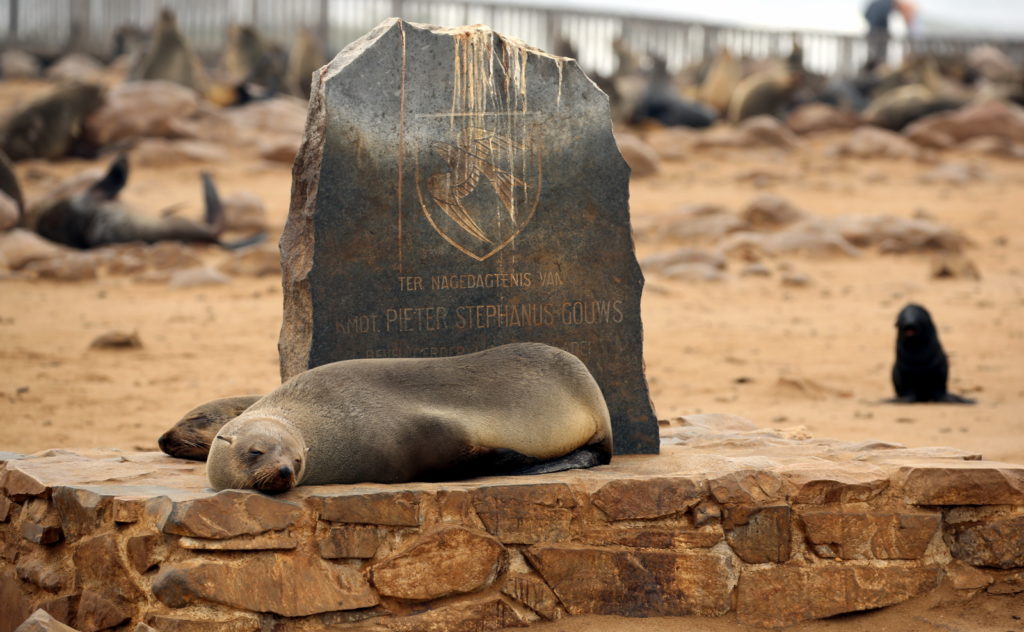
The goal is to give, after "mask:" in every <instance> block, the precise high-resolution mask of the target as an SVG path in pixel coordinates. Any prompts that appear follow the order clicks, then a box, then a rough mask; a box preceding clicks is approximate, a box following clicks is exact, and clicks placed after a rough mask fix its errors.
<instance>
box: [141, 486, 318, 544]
mask: <svg viewBox="0 0 1024 632" xmlns="http://www.w3.org/2000/svg"><path fill="white" fill-rule="evenodd" d="M302 513H303V512H302V508H301V507H300V506H298V505H295V504H293V503H289V502H287V501H282V500H276V499H273V498H270V497H268V496H264V495H263V494H259V493H256V492H242V491H236V490H225V491H222V492H220V493H218V494H216V495H215V496H211V497H208V498H199V499H196V500H191V501H185V502H180V503H174V504H173V505H172V506H171V507H170V508H169V511H168V512H167V515H166V518H164V519H163V520H162V521H161V522H160V529H161V530H162V531H163V532H164V533H173V534H175V535H187V536H192V537H196V538H211V539H223V538H232V537H235V536H238V535H255V534H259V533H265V532H267V531H276V530H280V529H285V528H287V527H289V526H291V525H292V524H293V523H294V522H295V521H296V520H298V519H299V517H300V516H301V515H302Z"/></svg>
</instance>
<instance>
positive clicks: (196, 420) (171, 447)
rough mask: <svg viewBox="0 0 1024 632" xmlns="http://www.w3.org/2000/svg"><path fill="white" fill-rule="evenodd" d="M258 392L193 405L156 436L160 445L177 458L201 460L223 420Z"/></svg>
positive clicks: (254, 399) (256, 397)
mask: <svg viewBox="0 0 1024 632" xmlns="http://www.w3.org/2000/svg"><path fill="white" fill-rule="evenodd" d="M261 397H262V395H243V396H241V397H225V398H222V399H215V400H213V401H212V402H207V403H205V404H203V405H202V406H196V407H195V408H193V409H192V410H190V411H188V412H187V413H185V416H184V417H182V418H181V419H180V420H178V423H176V424H174V426H173V427H172V428H171V429H170V430H168V431H167V432H165V433H164V434H163V435H161V436H160V439H159V440H158V441H157V443H158V444H159V445H160V449H161V450H163V451H164V452H166V453H167V454H169V455H171V456H173V457H177V458H179V459H191V460H193V461H205V460H206V457H207V456H209V454H210V443H212V442H213V438H214V437H215V436H217V431H219V430H220V429H221V428H222V427H223V426H224V424H226V423H227V422H229V421H231V420H232V419H234V418H235V417H237V416H239V415H241V414H242V413H243V412H245V409H246V408H248V407H250V406H252V405H253V404H255V403H256V402H257V401H258V400H259V399H260V398H261Z"/></svg>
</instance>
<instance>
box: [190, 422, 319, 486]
mask: <svg viewBox="0 0 1024 632" xmlns="http://www.w3.org/2000/svg"><path fill="white" fill-rule="evenodd" d="M306 452H307V448H306V444H305V442H304V441H303V440H302V437H301V436H300V435H299V434H298V433H297V432H296V431H295V430H294V429H293V428H292V427H291V426H289V425H288V424H286V423H284V422H283V421H280V420H278V419H271V418H266V417H252V418H246V417H245V416H243V417H239V418H237V419H235V420H233V421H231V422H229V423H228V424H226V425H225V426H224V427H223V428H221V429H220V432H218V433H217V436H216V437H214V439H213V444H212V445H211V446H210V457H209V459H207V462H206V475H207V477H208V478H209V479H210V485H212V486H213V487H214V489H255V490H257V491H261V492H266V493H268V494H277V493H280V492H285V491H288V490H289V489H291V488H292V487H295V486H296V485H298V484H299V481H301V480H302V475H303V474H304V473H305V469H306Z"/></svg>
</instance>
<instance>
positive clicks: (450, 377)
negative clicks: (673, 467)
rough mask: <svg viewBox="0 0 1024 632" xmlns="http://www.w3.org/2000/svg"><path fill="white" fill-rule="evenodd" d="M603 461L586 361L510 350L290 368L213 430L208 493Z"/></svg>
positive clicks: (597, 407) (603, 409) (608, 443)
mask: <svg viewBox="0 0 1024 632" xmlns="http://www.w3.org/2000/svg"><path fill="white" fill-rule="evenodd" d="M611 455H612V429H611V422H610V419H609V416H608V407H607V406H606V404H605V401H604V397H603V396H602V395H601V389H600V388H599V387H598V385H597V382H595V381H594V378H593V377H592V376H591V375H590V372H589V371H587V368H586V366H584V365H583V363H582V362H581V361H580V360H579V359H578V358H576V357H575V356H574V355H572V354H570V353H568V352H566V351H562V350H561V349H556V348H555V347H550V346H547V345H543V344H539V343H516V344H509V345H504V346H501V347H495V348H493V349H488V350H486V351H480V352H478V353H472V354H467V355H463V356H453V357H448V358H394V359H370V360H345V361H341V362H334V363H332V364H326V365H323V366H320V367H317V368H315V369H311V370H309V371H306V372H304V373H300V374H299V375H297V376H295V377H293V378H292V379H290V380H288V381H287V382H285V383H284V384H282V385H281V386H280V387H278V388H277V390H275V391H274V392H272V393H270V394H269V395H267V396H266V397H264V398H263V399H261V400H259V401H258V402H256V403H255V404H253V405H252V406H251V407H250V408H249V409H248V410H246V411H245V412H244V413H242V414H241V415H239V416H238V417H236V418H235V419H234V420H232V421H230V422H229V423H227V424H226V425H225V426H224V427H223V428H221V430H220V432H218V433H217V436H216V437H215V438H214V441H213V445H212V447H211V448H210V457H209V460H208V461H207V464H206V472H207V476H208V477H209V479H210V484H211V485H212V486H213V487H214V488H216V489H227V488H235V489H257V490H259V491H263V492H268V493H277V492H283V491H286V490H288V489H290V488H292V487H294V486H295V485H317V484H328V483H361V482H377V483H402V482H407V481H413V480H417V481H431V480H453V479H460V478H468V477H473V476H484V475H491V474H513V473H515V474H535V473H544V472H554V471H561V470H566V469H574V468H581V467H591V466H594V465H600V464H605V463H608V462H609V461H610V460H611Z"/></svg>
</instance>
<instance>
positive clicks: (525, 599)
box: [501, 573, 565, 621]
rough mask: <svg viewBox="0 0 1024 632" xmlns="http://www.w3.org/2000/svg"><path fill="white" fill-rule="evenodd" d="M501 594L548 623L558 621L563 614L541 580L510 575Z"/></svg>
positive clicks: (556, 599) (554, 597) (522, 575)
mask: <svg viewBox="0 0 1024 632" xmlns="http://www.w3.org/2000/svg"><path fill="white" fill-rule="evenodd" d="M501 592H503V593H505V594H506V595H507V596H509V597H511V598H512V599H515V600H516V601H518V602H519V603H521V604H523V605H524V606H526V607H527V608H529V609H530V610H533V611H534V612H536V613H537V614H538V615H540V616H541V617H542V618H544V619H547V620H548V621H554V620H555V619H560V618H562V616H563V615H564V613H565V610H563V609H562V606H561V605H560V604H559V601H558V597H557V596H556V595H555V593H554V591H553V590H551V589H550V588H548V585H547V584H545V583H544V581H543V580H541V579H538V578H537V577H534V576H532V575H524V574H519V573H516V574H510V575H509V576H508V577H507V578H506V579H505V585H504V586H502V587H501Z"/></svg>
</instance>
